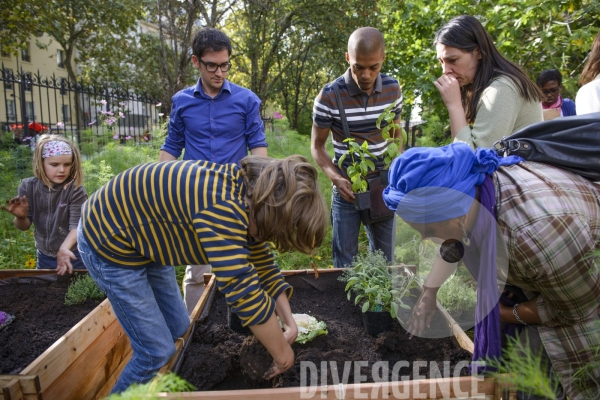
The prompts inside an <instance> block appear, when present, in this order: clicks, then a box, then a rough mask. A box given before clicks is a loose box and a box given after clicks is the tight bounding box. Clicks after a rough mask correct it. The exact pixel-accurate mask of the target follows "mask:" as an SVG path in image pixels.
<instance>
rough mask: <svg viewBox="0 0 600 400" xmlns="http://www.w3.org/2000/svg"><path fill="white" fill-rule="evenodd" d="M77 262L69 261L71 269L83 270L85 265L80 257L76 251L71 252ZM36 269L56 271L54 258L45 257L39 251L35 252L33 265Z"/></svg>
mask: <svg viewBox="0 0 600 400" xmlns="http://www.w3.org/2000/svg"><path fill="white" fill-rule="evenodd" d="M73 254H75V257H77V260H71V265H72V266H73V269H85V264H83V261H81V256H80V255H79V252H78V251H77V250H75V251H73ZM35 268H36V269H56V257H52V256H47V255H45V254H44V253H42V252H41V251H39V250H38V251H37V263H36V265H35Z"/></svg>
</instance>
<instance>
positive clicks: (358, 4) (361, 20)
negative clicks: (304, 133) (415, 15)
mask: <svg viewBox="0 0 600 400" xmlns="http://www.w3.org/2000/svg"><path fill="white" fill-rule="evenodd" d="M373 4H375V3H373V2H362V1H358V0H349V1H340V0H318V1H300V2H298V1H295V2H294V1H274V0H245V1H244V2H243V3H242V8H241V10H238V11H236V13H235V14H234V15H232V17H231V18H232V19H234V20H235V28H236V29H235V31H233V29H232V31H233V33H232V36H233V38H234V40H235V43H236V46H235V49H236V54H238V53H241V55H239V56H237V57H236V63H235V65H236V66H238V65H239V67H236V70H235V71H234V72H233V73H232V79H239V80H240V81H243V82H245V83H246V84H247V85H248V87H249V88H250V89H251V90H252V91H253V92H255V93H256V94H257V95H258V97H259V98H260V99H261V101H262V103H263V106H264V105H265V104H269V103H275V102H276V103H278V104H279V105H280V106H281V107H282V108H283V110H284V113H285V114H286V116H287V118H288V121H289V122H290V125H291V127H292V128H293V129H298V127H299V121H300V120H301V119H302V118H303V116H304V117H309V116H310V112H311V110H312V102H313V100H314V97H315V96H316V95H317V94H318V92H319V90H320V88H321V87H322V86H323V85H324V84H325V83H327V82H328V81H329V80H331V79H333V77H335V76H337V75H339V74H341V73H342V72H343V71H344V69H345V68H346V62H345V59H344V53H345V52H346V45H347V41H348V37H349V35H350V33H351V32H352V31H353V30H354V29H356V28H358V27H360V26H365V25H375V20H376V18H377V15H376V12H375V11H374V10H376V9H375V8H374V7H373ZM331 15H335V16H336V20H335V22H333V21H332V19H331ZM232 28H233V27H232Z"/></svg>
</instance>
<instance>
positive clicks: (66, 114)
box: [62, 104, 71, 122]
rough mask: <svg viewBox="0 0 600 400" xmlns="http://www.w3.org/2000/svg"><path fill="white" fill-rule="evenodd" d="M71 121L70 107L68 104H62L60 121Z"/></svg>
mask: <svg viewBox="0 0 600 400" xmlns="http://www.w3.org/2000/svg"><path fill="white" fill-rule="evenodd" d="M70 121H71V107H69V105H68V104H63V105H62V122H70Z"/></svg>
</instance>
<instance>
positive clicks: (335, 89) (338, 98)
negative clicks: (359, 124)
mask: <svg viewBox="0 0 600 400" xmlns="http://www.w3.org/2000/svg"><path fill="white" fill-rule="evenodd" d="M330 86H331V88H332V89H333V93H334V94H335V101H336V103H337V107H338V112H339V113H340V120H341V121H342V127H343V128H344V136H345V137H346V139H348V138H349V137H350V128H349V127H348V120H347V119H346V111H345V110H344V104H343V103H342V96H341V95H340V85H339V83H338V82H337V80H335V81H333V82H331V83H330Z"/></svg>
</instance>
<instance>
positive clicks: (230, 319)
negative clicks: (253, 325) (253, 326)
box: [227, 306, 252, 335]
mask: <svg viewBox="0 0 600 400" xmlns="http://www.w3.org/2000/svg"><path fill="white" fill-rule="evenodd" d="M227 326H229V329H231V330H232V331H235V332H237V333H241V334H242V335H250V334H252V331H251V330H250V328H248V327H244V326H242V321H241V320H240V319H239V318H238V316H237V314H236V313H234V312H232V311H231V307H230V306H227Z"/></svg>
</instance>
